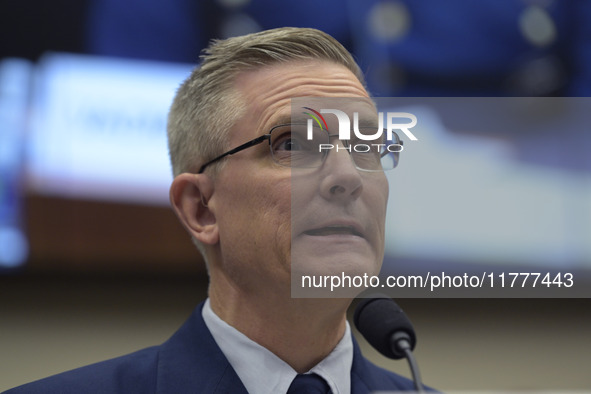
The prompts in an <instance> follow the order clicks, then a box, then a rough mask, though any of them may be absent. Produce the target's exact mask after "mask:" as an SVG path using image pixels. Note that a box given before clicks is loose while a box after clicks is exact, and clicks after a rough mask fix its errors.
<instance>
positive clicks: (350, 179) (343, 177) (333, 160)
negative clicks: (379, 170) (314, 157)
mask: <svg viewBox="0 0 591 394" xmlns="http://www.w3.org/2000/svg"><path fill="white" fill-rule="evenodd" d="M347 149H349V148H348V147H345V145H344V144H343V142H342V141H340V140H338V139H336V138H335V139H334V140H333V147H332V149H330V151H329V152H328V154H327V156H326V158H325V160H324V163H323V165H322V173H323V175H324V178H323V179H322V182H321V190H320V193H321V194H322V196H323V197H324V198H326V199H329V200H335V199H336V200H344V201H346V200H355V199H357V198H359V196H360V195H361V192H362V190H363V179H362V177H361V174H360V173H359V170H358V169H357V168H356V167H355V163H354V162H353V158H352V157H351V154H350V152H348V151H347Z"/></svg>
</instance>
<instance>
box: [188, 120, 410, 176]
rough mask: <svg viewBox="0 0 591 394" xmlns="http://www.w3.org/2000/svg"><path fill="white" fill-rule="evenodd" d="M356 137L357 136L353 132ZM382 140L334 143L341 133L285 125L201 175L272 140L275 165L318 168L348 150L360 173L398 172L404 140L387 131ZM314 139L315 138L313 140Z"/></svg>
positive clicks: (366, 131)
mask: <svg viewBox="0 0 591 394" xmlns="http://www.w3.org/2000/svg"><path fill="white" fill-rule="evenodd" d="M359 133H361V134H362V135H368V136H371V135H375V134H376V129H375V128H364V127H359ZM351 134H352V136H354V133H351ZM382 136H383V137H382V138H381V139H379V140H376V141H364V140H360V139H352V140H343V141H342V142H343V145H342V146H341V145H336V144H331V143H330V139H331V138H336V137H338V134H329V132H328V131H327V130H324V129H321V128H320V127H318V126H315V127H312V128H311V130H309V128H308V125H306V124H303V123H291V124H281V125H278V126H275V127H273V128H272V129H271V130H270V131H269V133H268V134H263V135H261V136H260V137H257V138H255V139H253V140H250V141H248V142H246V143H244V144H242V145H240V146H237V147H236V148H234V149H232V150H229V151H227V152H225V153H223V154H221V155H220V156H218V157H216V158H215V159H213V160H210V161H208V162H207V163H205V164H203V165H202V166H201V168H199V171H198V174H201V173H203V171H205V168H206V167H207V166H209V165H210V164H213V163H215V162H216V161H219V160H221V159H223V158H224V157H226V156H230V155H233V154H234V153H238V152H240V151H242V150H244V149H247V148H250V147H252V146H255V145H258V144H261V143H262V142H263V141H265V140H268V141H269V149H270V150H271V156H272V158H273V160H274V161H275V163H277V164H279V165H280V166H283V167H292V168H315V167H320V166H321V165H322V163H323V162H324V159H325V158H326V156H327V155H328V153H329V152H330V151H331V150H337V151H340V150H346V151H347V152H349V154H350V156H351V158H352V159H353V163H354V164H355V167H356V168H357V169H358V170H361V171H370V172H379V171H388V170H391V169H394V168H395V167H396V166H397V165H398V160H399V156H400V152H401V151H402V141H401V140H400V137H399V136H398V134H396V133H395V132H392V140H386V139H385V137H386V130H383V133H382ZM309 137H311V138H309Z"/></svg>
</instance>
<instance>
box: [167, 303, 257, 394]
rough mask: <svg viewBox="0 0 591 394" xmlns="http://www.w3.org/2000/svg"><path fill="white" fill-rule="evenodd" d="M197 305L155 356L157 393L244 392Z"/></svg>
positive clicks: (200, 306)
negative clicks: (156, 363) (156, 356)
mask: <svg viewBox="0 0 591 394" xmlns="http://www.w3.org/2000/svg"><path fill="white" fill-rule="evenodd" d="M202 308H203V303H202V304H200V305H199V306H198V307H197V308H195V310H194V311H193V314H192V315H191V317H190V318H189V320H187V322H186V323H185V324H184V325H183V326H182V327H181V328H180V329H179V330H178V331H177V332H176V333H175V334H174V335H173V336H172V337H171V338H170V339H169V340H168V341H166V342H165V343H164V344H163V345H162V347H161V350H160V352H159V356H158V381H157V389H156V392H157V393H159V394H167V393H171V394H172V393H174V394H181V393H233V394H234V393H236V394H238V393H244V394H248V393H247V391H246V389H245V388H244V385H243V384H242V382H241V381H240V378H238V375H236V372H235V371H234V369H233V368H232V366H231V365H230V363H229V362H228V360H227V359H226V356H224V354H223V353H222V351H221V350H220V348H219V347H218V345H217V344H216V342H215V340H214V339H213V337H212V336H211V333H210V332H209V330H208V329H207V326H206V325H205V322H204V321H203V317H202V315H201V309H202Z"/></svg>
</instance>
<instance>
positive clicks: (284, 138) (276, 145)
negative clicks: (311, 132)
mask: <svg viewBox="0 0 591 394" xmlns="http://www.w3.org/2000/svg"><path fill="white" fill-rule="evenodd" d="M308 145H310V142H308V141H306V140H305V139H302V136H301V135H298V134H297V133H293V132H288V133H283V134H282V135H281V136H279V137H278V138H277V140H275V141H274V142H273V150H275V151H288V152H293V151H302V150H306V149H308V148H309V147H308Z"/></svg>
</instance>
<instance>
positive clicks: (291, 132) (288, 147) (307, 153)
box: [271, 124, 328, 168]
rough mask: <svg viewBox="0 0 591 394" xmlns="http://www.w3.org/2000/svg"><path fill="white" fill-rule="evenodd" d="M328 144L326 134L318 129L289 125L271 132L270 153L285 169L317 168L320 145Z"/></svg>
mask: <svg viewBox="0 0 591 394" xmlns="http://www.w3.org/2000/svg"><path fill="white" fill-rule="evenodd" d="M327 143H328V133H327V132H326V131H325V130H322V129H321V128H320V127H318V126H316V127H314V126H308V125H306V124H289V125H281V126H277V127H274V128H273V130H271V153H272V154H273V159H274V160H275V162H277V163H278V164H280V165H282V166H285V167H296V168H301V167H318V166H320V164H321V163H322V158H323V153H322V151H321V147H322V144H327Z"/></svg>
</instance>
